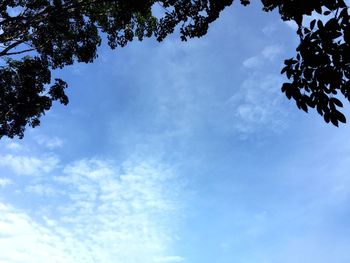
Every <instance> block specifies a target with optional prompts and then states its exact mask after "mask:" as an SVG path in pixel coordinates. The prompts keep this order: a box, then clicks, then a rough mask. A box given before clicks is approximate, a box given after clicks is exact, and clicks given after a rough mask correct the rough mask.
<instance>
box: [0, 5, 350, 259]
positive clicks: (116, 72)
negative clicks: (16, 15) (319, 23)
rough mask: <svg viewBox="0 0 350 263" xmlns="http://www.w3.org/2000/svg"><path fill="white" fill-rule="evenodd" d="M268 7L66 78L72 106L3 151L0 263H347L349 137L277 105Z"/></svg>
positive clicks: (78, 69) (285, 42)
mask: <svg viewBox="0 0 350 263" xmlns="http://www.w3.org/2000/svg"><path fill="white" fill-rule="evenodd" d="M260 8H261V7H260V6H259V5H252V6H250V7H248V8H243V7H240V6H239V5H238V4H236V5H234V6H232V7H231V8H228V9H227V10H225V11H224V12H223V14H222V15H221V17H220V19H219V20H218V21H216V22H215V23H214V24H213V25H212V26H211V28H210V30H209V32H208V34H207V35H206V36H205V37H203V38H201V39H194V40H191V41H188V42H187V43H182V42H181V41H179V38H178V36H177V35H176V34H174V35H173V36H170V37H169V38H168V39H167V40H166V41H164V42H162V43H160V44H159V43H156V42H155V41H154V40H146V41H144V42H141V43H138V42H134V43H131V44H130V45H129V46H128V47H126V48H123V49H117V50H114V51H111V50H109V49H108V47H106V46H105V45H104V46H102V47H101V48H100V52H99V58H98V59H97V60H96V61H95V63H93V64H88V65H85V64H79V65H74V66H72V67H68V68H66V69H64V70H63V71H62V72H58V73H57V74H58V75H60V76H62V77H63V78H64V79H65V80H67V81H68V82H69V84H70V87H69V90H68V93H69V97H70V104H69V105H68V106H67V107H63V106H61V105H55V107H54V108H53V109H52V110H51V111H50V112H49V113H48V114H47V115H46V116H44V117H43V118H42V124H41V126H40V127H37V128H35V129H27V131H26V135H25V138H24V139H23V140H16V139H15V140H8V139H3V140H1V142H0V211H1V212H0V213H1V217H0V262H6V263H14V262H27V263H32V262H35V263H40V262H48V260H49V261H50V262H58V263H61V262H67V263H70V262H74V263H81V262H84V263H85V262H87V263H90V262H106V263H109V262H120V263H134V262H135V263H136V262H144V263H152V262H184V263H187V262H188V263H212V262H215V263H232V262H234V263H251V262H254V263H279V262H285V263H292V262H293V263H294V262H298V263H316V262H317V263H326V262H327V263H328V262H337V263H343V262H344V263H345V262H349V261H350V252H349V251H350V250H349V247H350V223H349V220H348V219H349V215H350V202H349V201H350V177H349V174H350V168H349V167H350V166H349V164H350V143H349V140H348V138H349V126H348V125H343V126H342V127H340V128H335V127H332V126H330V125H326V124H325V123H323V121H322V119H321V118H320V117H319V116H317V114H316V113H315V112H312V113H310V114H305V113H303V112H301V111H299V110H298V109H297V108H296V106H295V105H294V104H293V102H291V101H288V100H287V99H286V98H285V96H284V95H283V94H282V93H281V92H280V86H281V83H282V82H283V80H284V79H283V76H281V75H280V74H279V72H280V70H281V68H282V64H283V60H284V59H285V58H289V57H291V56H292V55H293V50H295V47H296V45H297V38H296V36H295V32H294V31H293V24H286V23H283V22H282V21H281V20H280V19H279V17H278V15H277V14H275V13H273V14H266V13H263V12H261V10H260ZM347 110H348V108H347ZM347 115H348V117H349V114H347Z"/></svg>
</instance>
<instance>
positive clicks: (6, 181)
mask: <svg viewBox="0 0 350 263" xmlns="http://www.w3.org/2000/svg"><path fill="white" fill-rule="evenodd" d="M10 184H12V180H11V179H9V178H4V177H0V187H4V186H7V185H10Z"/></svg>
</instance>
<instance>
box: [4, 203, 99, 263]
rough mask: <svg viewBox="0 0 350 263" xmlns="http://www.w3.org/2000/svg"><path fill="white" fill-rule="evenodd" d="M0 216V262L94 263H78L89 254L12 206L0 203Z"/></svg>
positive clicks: (65, 236)
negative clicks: (82, 255) (81, 257)
mask: <svg viewBox="0 0 350 263" xmlns="http://www.w3.org/2000/svg"><path fill="white" fill-rule="evenodd" d="M0 213H1V217H0V262H6V263H19V262H26V263H41V262H42V263H44V262H47V261H48V260H50V262H54V263H63V262H67V263H75V262H93V261H91V260H90V261H78V257H79V255H81V253H83V254H84V253H86V251H84V247H82V246H81V245H80V244H79V243H78V242H74V241H73V242H72V238H70V237H69V235H68V234H67V233H63V234H64V235H59V234H57V233H55V232H54V231H52V230H50V229H49V228H48V227H47V225H45V224H43V225H40V224H38V223H36V222H35V221H33V220H32V219H31V218H29V217H28V216H27V215H26V214H25V213H23V212H20V211H18V210H16V209H14V208H13V207H11V206H9V205H5V204H2V203H0ZM70 246H72V247H70Z"/></svg>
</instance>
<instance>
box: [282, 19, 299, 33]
mask: <svg viewBox="0 0 350 263" xmlns="http://www.w3.org/2000/svg"><path fill="white" fill-rule="evenodd" d="M284 24H285V25H287V26H288V27H289V28H290V29H292V30H293V31H296V30H297V29H298V24H297V23H295V22H294V21H293V20H289V21H285V22H284Z"/></svg>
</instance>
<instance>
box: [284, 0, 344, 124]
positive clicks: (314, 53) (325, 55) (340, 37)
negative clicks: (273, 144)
mask: <svg viewBox="0 0 350 263" xmlns="http://www.w3.org/2000/svg"><path fill="white" fill-rule="evenodd" d="M310 2H312V1H310ZM316 2H318V3H314V4H313V5H311V3H310V7H309V9H308V10H305V11H307V13H306V14H308V15H309V14H310V10H313V11H315V14H317V15H318V17H320V18H319V19H316V18H314V19H312V20H311V22H309V23H308V25H305V23H302V21H300V22H299V27H298V31H297V33H298V35H299V37H300V44H299V46H298V47H297V49H296V51H297V55H296V57H295V58H291V59H288V60H286V61H285V67H284V68H283V70H282V73H285V74H286V76H287V77H288V79H289V80H290V82H287V83H284V84H283V86H282V92H284V93H285V94H286V96H287V97H288V98H289V99H291V98H293V99H294V100H295V102H296V105H297V107H298V108H299V109H302V110H304V111H305V112H308V109H309V108H316V110H317V112H318V113H319V114H320V115H321V116H323V118H324V120H325V121H326V122H327V123H328V122H331V123H333V124H334V125H335V126H338V125H339V122H342V123H345V122H346V118H345V116H344V115H343V113H341V112H340V111H339V108H341V107H343V103H342V102H341V101H340V100H339V98H340V97H339V95H341V96H342V97H345V98H346V99H347V100H350V19H349V18H350V16H349V13H348V7H347V5H346V4H345V2H344V1H343V0H327V1H319V0H318V1H316ZM313 17H317V16H316V15H314V16H313Z"/></svg>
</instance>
